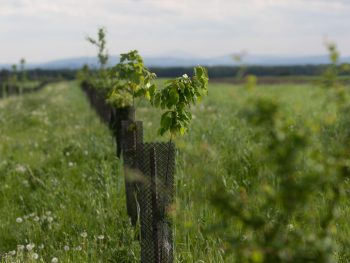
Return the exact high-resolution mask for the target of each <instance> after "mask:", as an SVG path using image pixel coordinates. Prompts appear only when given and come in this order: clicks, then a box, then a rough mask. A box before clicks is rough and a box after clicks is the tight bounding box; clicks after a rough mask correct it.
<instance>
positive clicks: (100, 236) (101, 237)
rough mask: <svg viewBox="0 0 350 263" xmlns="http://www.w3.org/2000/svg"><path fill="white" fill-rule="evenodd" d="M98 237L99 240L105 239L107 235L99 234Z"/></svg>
mask: <svg viewBox="0 0 350 263" xmlns="http://www.w3.org/2000/svg"><path fill="white" fill-rule="evenodd" d="M97 238H98V239H99V240H103V239H104V238H105V236H104V235H99V236H97Z"/></svg>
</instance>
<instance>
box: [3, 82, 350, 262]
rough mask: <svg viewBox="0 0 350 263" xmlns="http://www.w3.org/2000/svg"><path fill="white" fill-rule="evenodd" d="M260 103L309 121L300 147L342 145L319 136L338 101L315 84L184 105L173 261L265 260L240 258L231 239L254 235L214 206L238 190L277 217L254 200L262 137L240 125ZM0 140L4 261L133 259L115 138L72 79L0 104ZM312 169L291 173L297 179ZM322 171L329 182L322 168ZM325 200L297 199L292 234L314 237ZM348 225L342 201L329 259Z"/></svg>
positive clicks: (340, 255) (226, 89)
mask: <svg viewBox="0 0 350 263" xmlns="http://www.w3.org/2000/svg"><path fill="white" fill-rule="evenodd" d="M159 82H162V80H160V81H159ZM258 97H264V98H267V99H269V100H271V101H274V102H276V103H278V104H279V105H280V106H279V114H283V115H284V116H285V118H287V119H288V120H289V121H290V123H291V125H292V124H293V125H295V126H298V124H304V123H308V124H310V126H311V127H312V129H314V130H312V129H311V130H312V131H314V135H313V134H311V136H310V143H309V146H308V147H311V148H313V149H316V150H317V151H318V149H319V148H321V146H320V145H321V144H322V143H323V142H325V144H326V145H329V148H332V146H331V145H332V144H333V143H334V142H336V141H337V140H338V139H339V137H341V133H342V130H341V129H343V127H338V126H337V127H335V128H334V129H332V130H327V132H324V133H321V134H320V132H319V130H322V125H323V124H322V123H324V122H325V120H326V122H327V123H332V121H333V119H334V118H335V115H336V102H334V100H331V99H330V95H329V94H328V93H327V92H326V91H325V89H322V88H321V87H318V86H316V85H313V84H288V83H284V84H278V85H258V86H257V87H256V88H255V91H254V92H252V91H250V90H249V89H247V88H246V87H245V86H244V85H232V84H225V83H215V82H212V83H210V84H209V95H208V97H206V98H204V99H203V102H202V103H201V104H199V105H197V106H195V107H194V108H193V109H192V113H193V123H192V124H191V126H190V130H189V132H188V133H187V134H186V135H185V136H184V137H177V138H176V139H175V143H176V146H177V150H178V152H177V157H176V158H177V159H176V162H177V163H176V166H177V172H176V203H175V207H174V211H173V213H172V215H173V217H174V223H175V237H176V242H175V257H176V262H198V263H199V262H213V263H214V262H215V263H217V262H256V263H259V262H265V261H264V259H263V258H262V254H261V253H260V252H259V251H258V250H257V251H254V249H252V251H253V252H254V253H253V254H252V257H251V261H245V260H243V259H241V258H240V257H238V256H237V253H235V252H236V250H237V249H239V248H240V247H239V246H238V244H239V245H241V243H242V242H241V241H239V242H238V241H237V240H236V238H237V237H238V238H240V239H241V240H243V239H244V240H248V241H249V235H254V231H253V232H252V229H253V230H254V228H252V229H250V230H249V231H245V230H244V227H243V225H242V222H237V221H234V220H233V219H232V218H231V217H230V214H229V213H226V212H225V211H224V209H222V208H220V206H218V205H217V203H216V201H217V199H216V197H217V196H218V195H219V194H220V192H225V193H228V194H232V198H235V196H236V194H237V193H238V195H239V196H240V197H242V196H243V197H242V198H243V199H248V201H247V202H246V203H244V205H245V206H247V207H249V209H251V210H255V214H258V213H261V214H264V216H266V217H267V218H271V222H273V221H274V214H273V211H270V212H271V213H269V212H268V211H265V210H263V209H264V207H263V206H259V201H260V200H256V199H257V198H259V197H260V195H259V189H260V188H261V187H262V186H264V180H263V179H262V177H263V175H268V177H269V180H271V181H276V176H278V175H276V174H275V173H273V172H271V171H269V169H270V168H269V166H268V163H267V162H266V159H265V158H264V157H266V156H267V155H268V153H267V152H265V150H266V149H265V146H266V144H268V142H267V139H266V137H268V134H267V133H264V131H261V130H260V129H259V128H256V126H254V125H252V124H251V122H249V118H248V117H247V116H248V115H249V114H248V115H247V112H248V113H249V109H250V108H251V107H254V105H255V104H254V100H255V99H256V98H258ZM136 107H137V117H136V119H139V120H143V122H144V127H145V140H146V141H150V140H165V139H166V138H165V139H164V138H160V137H159V135H158V133H157V129H158V123H159V117H160V114H159V111H156V110H154V109H152V108H151V107H149V106H148V104H147V103H146V102H143V101H142V102H138V103H137V105H136ZM253 114H258V113H256V112H253ZM0 142H1V143H0V197H1V198H0V215H1V216H0V259H1V260H2V262H139V257H140V248H139V244H138V242H137V240H136V236H137V231H138V230H137V229H133V228H132V227H131V226H130V222H129V219H128V217H127V215H126V208H125V192H124V178H123V175H122V169H121V165H120V161H119V160H117V159H116V157H115V145H114V141H113V139H112V136H111V134H110V131H109V130H108V128H107V127H106V125H105V124H103V123H102V122H101V121H100V119H99V118H98V116H97V115H96V113H95V112H94V111H93V110H92V109H91V108H90V107H89V104H88V101H87V99H86V97H85V95H84V94H83V92H82V91H81V89H80V87H79V84H78V83H77V82H60V83H57V84H50V85H48V87H47V88H45V89H44V90H42V91H40V92H38V93H35V94H27V95H23V96H19V97H13V98H6V99H2V100H0ZM334 145H335V144H334ZM307 149H309V148H307ZM322 151H324V150H319V152H322ZM303 154H304V155H306V153H303ZM304 159H307V158H306V157H305V156H304ZM309 170H310V167H309V166H307V165H304V166H303V165H301V166H300V167H298V173H300V174H303V173H309ZM321 173H324V174H323V175H324V176H327V171H322V172H321ZM327 194H328V193H322V192H317V193H316V194H315V195H314V196H312V197H311V198H309V199H307V201H306V200H305V203H306V204H307V205H308V206H307V207H303V208H302V209H303V210H304V212H305V213H306V214H308V218H307V219H308V220H307V219H305V217H303V218H302V220H298V217H296V218H291V219H290V220H291V222H288V227H289V229H290V231H291V232H293V231H294V230H293V229H299V230H301V231H302V232H303V233H305V236H307V235H309V234H311V233H313V232H317V231H319V229H320V228H321V224H320V222H319V219H320V218H321V216H322V211H323V210H322V209H323V207H324V206H326V205H327V198H326V196H327ZM255 214H254V215H255ZM348 219H349V204H348V200H347V198H343V199H342V201H341V209H339V210H337V218H336V220H335V222H336V223H335V228H332V232H331V233H330V236H331V237H332V238H333V239H334V240H335V241H336V246H335V247H332V255H333V256H332V258H331V259H329V260H334V261H339V262H348V261H349V260H350V252H349V251H348V249H347V247H348V246H347V242H348V236H349V235H350V227H349V224H348ZM232 220H233V221H232ZM293 222H295V223H293ZM302 223H304V224H302ZM247 233H250V234H247ZM251 239H252V240H254V238H251ZM327 260H328V259H327ZM286 262H287V261H286ZM300 262H305V261H300ZM310 262H312V260H311V261H310ZM324 262H331V261H326V260H325V261H324Z"/></svg>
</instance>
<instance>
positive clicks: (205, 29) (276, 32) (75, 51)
mask: <svg viewBox="0 0 350 263" xmlns="http://www.w3.org/2000/svg"><path fill="white" fill-rule="evenodd" d="M349 14H350V1H347V0H334V1H327V0H245V1H238V0H231V1H229V0H226V1H225V0H206V1H204V0H203V1H200V0H177V1H176V0H162V1H158V0H114V1H113V0H100V1H93V0H56V1H55V2H52V1H47V0H1V6H0V34H1V36H2V37H1V49H0V63H17V62H18V61H19V59H20V58H21V57H25V58H26V60H27V61H28V62H29V63H43V62H47V61H52V60H58V59H66V58H76V57H86V56H87V57H93V56H95V54H96V50H95V48H94V47H93V46H91V45H89V43H87V41H85V37H86V36H87V35H90V36H95V35H96V32H97V28H98V27H101V26H104V27H106V28H107V32H108V34H107V41H108V49H109V52H110V54H111V55H118V54H120V53H122V52H126V51H128V50H131V49H138V50H139V51H140V53H141V54H142V55H143V56H146V57H147V56H148V57H150V56H164V55H166V56H171V55H173V56H175V57H176V56H180V55H181V54H182V55H183V54H190V56H193V57H199V58H210V57H217V56H223V55H228V54H232V53H239V52H241V51H245V52H247V53H248V54H249V55H270V56H282V57H284V56H314V55H324V54H326V49H325V47H324V40H325V39H326V38H327V39H328V40H331V41H334V42H336V43H337V45H338V48H339V50H340V52H341V54H342V56H349V55H350V35H349V34H348V28H347V26H348V25H349V24H350V16H349Z"/></svg>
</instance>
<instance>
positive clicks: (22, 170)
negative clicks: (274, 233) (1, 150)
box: [15, 165, 27, 173]
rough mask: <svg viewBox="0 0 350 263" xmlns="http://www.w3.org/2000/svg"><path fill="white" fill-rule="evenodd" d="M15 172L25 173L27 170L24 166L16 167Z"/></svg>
mask: <svg viewBox="0 0 350 263" xmlns="http://www.w3.org/2000/svg"><path fill="white" fill-rule="evenodd" d="M15 170H16V172H18V173H25V171H26V170H27V169H26V167H25V166H24V165H17V166H16V169H15Z"/></svg>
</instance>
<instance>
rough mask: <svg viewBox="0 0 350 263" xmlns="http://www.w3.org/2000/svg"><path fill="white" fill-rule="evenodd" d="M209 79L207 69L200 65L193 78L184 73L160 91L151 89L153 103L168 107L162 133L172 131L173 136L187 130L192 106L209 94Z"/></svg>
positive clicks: (164, 114) (163, 116) (161, 126)
mask: <svg viewBox="0 0 350 263" xmlns="http://www.w3.org/2000/svg"><path fill="white" fill-rule="evenodd" d="M208 80H209V78H208V73H207V70H206V69H205V68H203V67H201V66H198V67H196V68H195V69H194V77H193V78H190V77H188V76H187V75H183V76H182V77H179V78H176V79H173V80H169V81H167V82H166V84H165V88H164V89H162V90H160V91H157V90H154V89H151V94H150V95H151V104H152V105H153V106H155V107H157V108H161V109H167V111H166V112H164V113H163V114H162V117H161V122H160V128H159V131H158V132H159V134H160V135H164V134H165V133H167V132H170V134H171V137H172V136H174V135H177V134H180V135H183V134H184V133H185V132H186V130H187V129H188V127H189V124H190V122H191V120H192V115H191V111H190V109H191V106H192V105H196V104H197V102H198V101H200V100H201V99H202V97H203V96H205V95H207V94H208Z"/></svg>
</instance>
